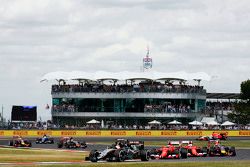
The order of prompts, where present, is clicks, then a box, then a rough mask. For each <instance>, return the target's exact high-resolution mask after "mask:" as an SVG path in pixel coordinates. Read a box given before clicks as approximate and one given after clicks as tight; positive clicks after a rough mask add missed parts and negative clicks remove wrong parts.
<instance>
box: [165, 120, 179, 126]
mask: <svg viewBox="0 0 250 167" xmlns="http://www.w3.org/2000/svg"><path fill="white" fill-rule="evenodd" d="M168 124H169V125H181V124H182V123H181V122H179V121H176V120H173V121H171V122H169V123H168Z"/></svg>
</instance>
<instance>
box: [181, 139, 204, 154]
mask: <svg viewBox="0 0 250 167" xmlns="http://www.w3.org/2000/svg"><path fill="white" fill-rule="evenodd" d="M182 147H183V148H186V149H187V150H188V156H189V157H206V156H207V150H208V149H207V147H199V146H195V145H193V142H192V141H182Z"/></svg>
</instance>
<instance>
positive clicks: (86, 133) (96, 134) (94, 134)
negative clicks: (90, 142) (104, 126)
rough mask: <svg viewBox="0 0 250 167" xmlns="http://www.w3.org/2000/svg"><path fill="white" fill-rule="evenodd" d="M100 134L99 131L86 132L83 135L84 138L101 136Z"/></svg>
mask: <svg viewBox="0 0 250 167" xmlns="http://www.w3.org/2000/svg"><path fill="white" fill-rule="evenodd" d="M101 134H102V132H101V131H86V132H85V135H86V136H101Z"/></svg>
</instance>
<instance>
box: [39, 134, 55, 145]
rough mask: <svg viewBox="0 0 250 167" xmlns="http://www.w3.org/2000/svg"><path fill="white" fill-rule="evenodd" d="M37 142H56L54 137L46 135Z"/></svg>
mask: <svg viewBox="0 0 250 167" xmlns="http://www.w3.org/2000/svg"><path fill="white" fill-rule="evenodd" d="M36 144H54V138H51V137H48V136H46V135H44V136H43V137H40V138H37V139H36Z"/></svg>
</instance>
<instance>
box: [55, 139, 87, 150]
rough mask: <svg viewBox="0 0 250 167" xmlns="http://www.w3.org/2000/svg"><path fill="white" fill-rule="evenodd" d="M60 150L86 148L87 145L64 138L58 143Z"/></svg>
mask: <svg viewBox="0 0 250 167" xmlns="http://www.w3.org/2000/svg"><path fill="white" fill-rule="evenodd" d="M57 147H58V148H86V147H87V144H86V142H85V141H84V142H78V141H76V140H73V138H72V137H62V138H61V139H60V141H59V143H57Z"/></svg>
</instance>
